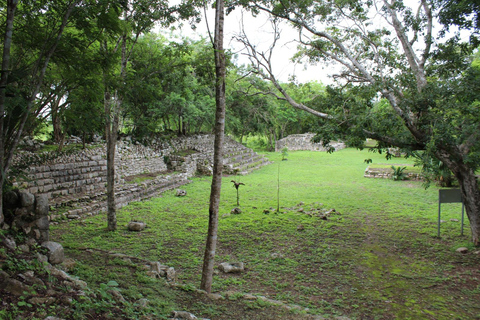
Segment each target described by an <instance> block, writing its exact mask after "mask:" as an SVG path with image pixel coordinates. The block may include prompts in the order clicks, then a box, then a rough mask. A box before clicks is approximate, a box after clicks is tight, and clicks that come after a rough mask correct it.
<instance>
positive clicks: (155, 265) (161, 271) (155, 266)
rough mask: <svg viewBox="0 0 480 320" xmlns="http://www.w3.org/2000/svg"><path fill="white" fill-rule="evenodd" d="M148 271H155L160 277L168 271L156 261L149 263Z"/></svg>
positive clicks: (166, 267)
mask: <svg viewBox="0 0 480 320" xmlns="http://www.w3.org/2000/svg"><path fill="white" fill-rule="evenodd" d="M150 269H151V271H155V272H157V273H158V274H159V275H160V276H162V277H164V276H165V274H166V272H167V270H168V266H165V265H163V264H161V263H160V262H158V261H154V262H151V263H150Z"/></svg>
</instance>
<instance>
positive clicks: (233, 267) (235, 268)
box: [218, 262, 245, 273]
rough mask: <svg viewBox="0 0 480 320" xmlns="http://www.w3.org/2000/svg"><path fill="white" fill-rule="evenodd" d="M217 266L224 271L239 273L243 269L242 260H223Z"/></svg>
mask: <svg viewBox="0 0 480 320" xmlns="http://www.w3.org/2000/svg"><path fill="white" fill-rule="evenodd" d="M218 268H219V269H220V270H221V271H223V272H225V273H240V272H243V271H244V270H245V267H244V264H243V262H223V263H220V265H219V266H218Z"/></svg>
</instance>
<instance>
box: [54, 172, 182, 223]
mask: <svg viewBox="0 0 480 320" xmlns="http://www.w3.org/2000/svg"><path fill="white" fill-rule="evenodd" d="M187 183H190V180H188V179H187V178H186V177H185V175H182V174H173V175H171V176H170V177H168V179H167V178H163V179H152V180H147V181H144V182H142V183H140V184H130V185H129V184H123V185H118V188H117V190H116V192H115V195H116V202H117V208H121V207H123V206H125V205H127V204H129V203H130V202H133V201H141V200H146V199H149V198H152V197H154V196H157V195H159V194H161V193H163V192H165V191H167V190H172V189H175V188H178V187H180V186H182V185H185V184H187ZM87 198H89V199H87ZM66 206H73V207H76V208H73V209H71V210H68V211H64V212H63V213H62V214H61V215H60V214H57V213H56V211H58V210H59V209H60V208H62V207H66ZM106 210H107V199H106V193H96V194H91V195H88V194H85V195H82V197H81V198H78V199H69V202H68V203H61V204H60V205H58V204H57V210H52V212H51V215H52V216H51V218H52V220H58V219H62V218H64V217H66V218H68V219H78V218H81V217H82V216H90V215H95V214H98V213H100V212H102V211H106Z"/></svg>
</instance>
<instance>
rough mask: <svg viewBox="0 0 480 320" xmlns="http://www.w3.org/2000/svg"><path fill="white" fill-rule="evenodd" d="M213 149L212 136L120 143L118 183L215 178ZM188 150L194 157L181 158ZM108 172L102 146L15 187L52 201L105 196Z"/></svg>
mask: <svg viewBox="0 0 480 320" xmlns="http://www.w3.org/2000/svg"><path fill="white" fill-rule="evenodd" d="M213 147H214V136H213V135H212V134H200V135H194V136H190V137H175V138H173V139H171V140H169V141H156V142H154V143H152V145H151V146H144V145H141V144H137V143H133V142H131V140H130V139H129V138H128V137H127V138H125V139H123V140H122V141H118V143H117V147H116V155H115V163H116V169H115V173H116V181H117V183H119V184H123V183H124V178H125V177H129V176H134V175H139V174H145V173H157V172H158V173H159V172H165V171H167V170H173V171H177V172H182V173H186V175H187V177H192V176H194V175H195V174H196V173H197V172H200V173H202V174H211V172H212V164H213ZM239 148H245V147H244V146H242V145H241V144H239V143H237V142H235V141H234V140H233V139H230V138H228V137H227V138H226V139H225V150H227V151H228V150H234V149H239ZM185 150H189V151H192V153H191V154H189V155H187V156H183V155H181V153H182V152H183V151H185ZM24 155H25V154H24ZM165 160H167V162H168V167H167V163H166V162H165ZM106 169H107V160H106V149H105V146H100V147H96V148H91V149H85V150H82V151H80V152H78V153H75V154H71V155H64V156H61V157H58V158H55V159H54V160H49V161H46V162H44V163H42V165H38V166H32V167H30V168H29V170H28V173H27V177H26V179H22V180H20V179H19V180H18V181H17V182H15V184H14V186H15V187H17V188H20V189H22V190H25V191H26V192H30V193H33V194H39V195H46V196H47V198H48V199H51V198H56V197H63V196H68V195H73V194H78V193H95V192H103V191H104V190H105V188H106V180H107V178H106Z"/></svg>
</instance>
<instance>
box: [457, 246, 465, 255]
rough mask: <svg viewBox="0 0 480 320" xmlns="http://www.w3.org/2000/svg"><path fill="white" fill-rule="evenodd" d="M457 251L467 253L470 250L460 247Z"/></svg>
mask: <svg viewBox="0 0 480 320" xmlns="http://www.w3.org/2000/svg"><path fill="white" fill-rule="evenodd" d="M456 251H457V252H460V253H463V254H465V253H467V252H468V248H465V247H460V248H458V249H457V250H456Z"/></svg>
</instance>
